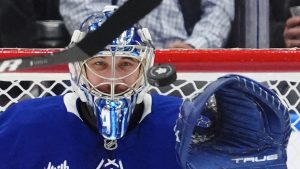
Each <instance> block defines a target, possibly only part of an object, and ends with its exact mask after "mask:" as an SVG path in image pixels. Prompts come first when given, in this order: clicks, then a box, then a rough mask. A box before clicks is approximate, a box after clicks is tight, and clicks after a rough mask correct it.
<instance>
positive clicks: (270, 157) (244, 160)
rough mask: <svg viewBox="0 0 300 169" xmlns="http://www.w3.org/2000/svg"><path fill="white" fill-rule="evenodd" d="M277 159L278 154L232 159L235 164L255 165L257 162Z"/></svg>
mask: <svg viewBox="0 0 300 169" xmlns="http://www.w3.org/2000/svg"><path fill="white" fill-rule="evenodd" d="M277 159H278V154H271V155H266V156H262V157H243V158H235V159H232V160H233V161H234V162H235V163H237V164H238V163H240V162H242V163H248V162H252V163H257V162H264V161H272V160H277Z"/></svg>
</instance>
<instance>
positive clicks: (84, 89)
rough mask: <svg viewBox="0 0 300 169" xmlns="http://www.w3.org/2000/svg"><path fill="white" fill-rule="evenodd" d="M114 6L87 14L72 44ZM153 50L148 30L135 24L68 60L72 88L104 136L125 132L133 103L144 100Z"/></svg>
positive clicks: (108, 14) (98, 24) (90, 29)
mask: <svg viewBox="0 0 300 169" xmlns="http://www.w3.org/2000/svg"><path fill="white" fill-rule="evenodd" d="M115 9H116V8H114V7H112V8H109V9H107V8H106V9H105V10H104V11H103V12H99V13H95V14H93V15H91V16H90V17H88V18H87V19H86V20H85V21H84V22H83V23H82V25H81V27H80V30H76V31H74V34H73V36H72V40H71V44H72V43H76V42H78V41H80V40H81V39H82V38H83V37H84V35H85V34H86V33H88V32H91V31H94V30H96V29H98V28H99V27H100V26H101V24H102V23H103V22H104V21H105V20H106V19H107V18H108V17H109V16H110V15H111V14H112V12H113V11H114V10H115ZM100 38H101V37H100ZM153 51H154V49H153V47H152V45H151V38H150V34H149V32H148V30H147V29H145V28H141V26H140V25H134V26H133V27H131V28H129V29H127V30H125V31H124V32H123V33H122V34H121V35H120V36H119V37H118V38H116V39H114V40H113V41H112V43H111V44H110V45H108V46H107V47H106V48H105V49H104V50H103V51H99V52H98V53H97V54H96V55H95V56H93V57H91V58H89V59H86V60H84V61H82V62H76V63H72V64H69V68H70V72H71V76H72V77H71V79H72V80H71V82H72V85H73V87H74V89H75V92H76V93H77V94H78V95H79V97H80V99H81V101H83V102H86V103H87V105H88V108H89V110H90V113H91V116H93V117H95V119H96V121H97V130H98V132H99V133H100V134H101V135H102V136H103V137H104V138H106V139H110V140H115V139H119V138H121V137H122V136H124V134H125V133H126V130H127V127H128V123H129V120H130V117H131V115H132V113H133V110H134V108H135V105H136V104H139V103H141V102H142V101H143V97H144V93H145V92H146V90H147V87H148V83H147V79H146V72H147V69H148V68H149V67H151V66H152V65H153V60H154V57H153V56H154V54H153Z"/></svg>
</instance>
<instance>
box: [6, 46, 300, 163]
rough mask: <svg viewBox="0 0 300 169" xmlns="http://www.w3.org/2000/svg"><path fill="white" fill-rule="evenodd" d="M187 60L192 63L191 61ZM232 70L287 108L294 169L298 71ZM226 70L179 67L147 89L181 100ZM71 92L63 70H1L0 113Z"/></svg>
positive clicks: (299, 124)
mask: <svg viewBox="0 0 300 169" xmlns="http://www.w3.org/2000/svg"><path fill="white" fill-rule="evenodd" d="M0 53H1V51H0ZM27 53H28V52H27ZM29 53H30V52H29ZM180 53H183V54H184V53H188V51H185V52H182V51H180ZM158 54H159V55H161V56H165V55H168V56H169V54H170V53H168V52H162V53H158ZM12 55H17V54H12ZM169 57H172V56H169ZM164 59H166V58H163V59H162V60H160V61H157V62H156V63H160V62H163V60H164ZM173 62H174V60H173ZM190 62H191V63H192V61H190ZM299 68H300V67H299ZM185 69H188V68H185ZM50 70H54V69H50ZM232 72H234V73H235V74H241V75H244V76H247V77H250V78H253V79H255V80H257V81H259V82H261V83H263V84H264V85H266V86H268V87H269V88H270V89H272V90H273V91H275V92H276V93H277V94H278V96H279V97H280V99H281V100H282V101H284V102H285V103H286V104H287V105H288V107H289V108H290V112H291V113H290V115H291V123H292V128H293V131H294V132H293V134H292V136H291V138H290V142H289V146H288V168H289V169H296V168H297V166H298V165H299V162H298V158H299V157H297V156H298V154H299V153H300V134H299V133H300V113H299V112H300V92H299V91H300V80H299V77H300V73H299V72H298V71H294V72H250V73H249V72H237V71H232ZM228 73H230V71H226V72H209V71H197V70H196V71H195V70H193V71H189V72H185V71H182V70H181V69H180V70H179V72H178V74H177V76H178V78H177V80H176V82H174V83H173V84H171V85H169V86H163V87H159V88H157V87H151V88H150V92H156V93H159V94H162V95H173V96H178V97H181V98H183V99H185V98H189V97H192V96H194V95H195V94H197V93H201V92H202V91H203V89H204V88H205V87H206V86H207V85H208V84H209V83H210V82H211V81H214V80H216V79H217V78H218V77H220V76H223V75H225V74H228ZM71 91H72V88H71V84H70V81H69V74H68V73H66V72H60V73H53V71H52V72H49V71H48V72H39V71H38V70H33V71H30V72H27V71H26V72H17V73H1V74H0V112H3V111H5V110H6V109H7V108H8V107H9V106H11V105H12V104H14V103H17V102H19V101H21V100H24V99H30V98H37V97H46V96H54V95H63V94H65V93H67V92H71ZM297 163H298V164H297ZM298 168H299V167H298Z"/></svg>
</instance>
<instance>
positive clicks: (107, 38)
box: [0, 0, 162, 72]
mask: <svg viewBox="0 0 300 169" xmlns="http://www.w3.org/2000/svg"><path fill="white" fill-rule="evenodd" d="M161 1H162V0H128V1H127V2H126V3H124V5H122V6H121V7H120V8H119V9H118V10H117V11H116V12H115V13H114V14H113V15H112V16H111V17H109V18H108V20H107V21H105V22H104V23H103V25H102V26H101V27H100V28H99V29H97V30H96V31H93V32H91V33H89V34H87V36H86V37H85V38H84V39H82V41H80V42H79V43H77V44H74V46H72V47H68V48H66V49H65V50H63V51H61V52H57V53H53V54H49V55H46V56H29V57H25V58H14V59H5V58H4V59H2V58H1V59H0V72H5V71H15V70H19V69H24V68H32V67H41V66H49V65H55V64H63V63H69V62H75V61H80V60H84V59H87V58H89V57H90V56H93V55H94V54H96V53H97V52H98V51H100V50H102V49H103V48H104V47H105V46H106V45H107V44H109V43H110V42H112V40H113V39H114V38H115V37H118V36H119V35H120V34H121V33H122V32H123V31H124V30H125V29H127V28H129V27H130V26H132V25H133V24H135V23H136V22H137V21H139V20H140V19H141V18H143V17H144V16H145V15H146V14H148V13H149V12H150V11H152V9H154V8H155V7H156V6H158V5H159V4H160V2H161Z"/></svg>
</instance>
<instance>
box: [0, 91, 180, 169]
mask: <svg viewBox="0 0 300 169" xmlns="http://www.w3.org/2000/svg"><path fill="white" fill-rule="evenodd" d="M148 97H149V98H150V101H147V104H149V105H146V104H145V109H146V110H147V111H148V113H146V114H145V112H147V111H144V114H143V117H142V121H141V122H140V123H139V125H137V126H136V127H135V128H134V129H132V130H130V131H129V132H128V133H127V134H126V135H125V136H124V137H123V138H121V139H119V140H117V142H116V143H115V145H116V146H117V148H116V149H115V150H113V151H112V150H108V149H107V148H105V147H104V145H105V143H104V142H105V140H104V139H103V138H102V136H101V135H100V134H98V133H97V132H95V131H94V130H93V129H91V128H90V127H89V126H88V125H87V124H86V123H85V122H84V121H83V120H82V119H81V118H80V116H79V113H78V110H77V108H76V100H77V99H78V98H77V96H76V95H75V94H74V93H69V94H66V95H65V96H53V97H45V98H41V99H32V100H27V101H23V102H20V103H18V104H15V105H13V106H11V107H10V108H9V109H8V110H7V111H6V112H4V113H3V114H2V115H0V168H1V169H179V168H180V166H179V165H178V162H177V160H176V154H175V148H174V147H175V141H176V138H175V135H174V132H173V128H174V125H175V121H176V119H177V117H178V112H179V107H180V105H181V102H182V100H181V99H179V98H175V97H168V96H159V95H151V96H150V95H148ZM151 98H152V99H151ZM112 144H113V143H112Z"/></svg>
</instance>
